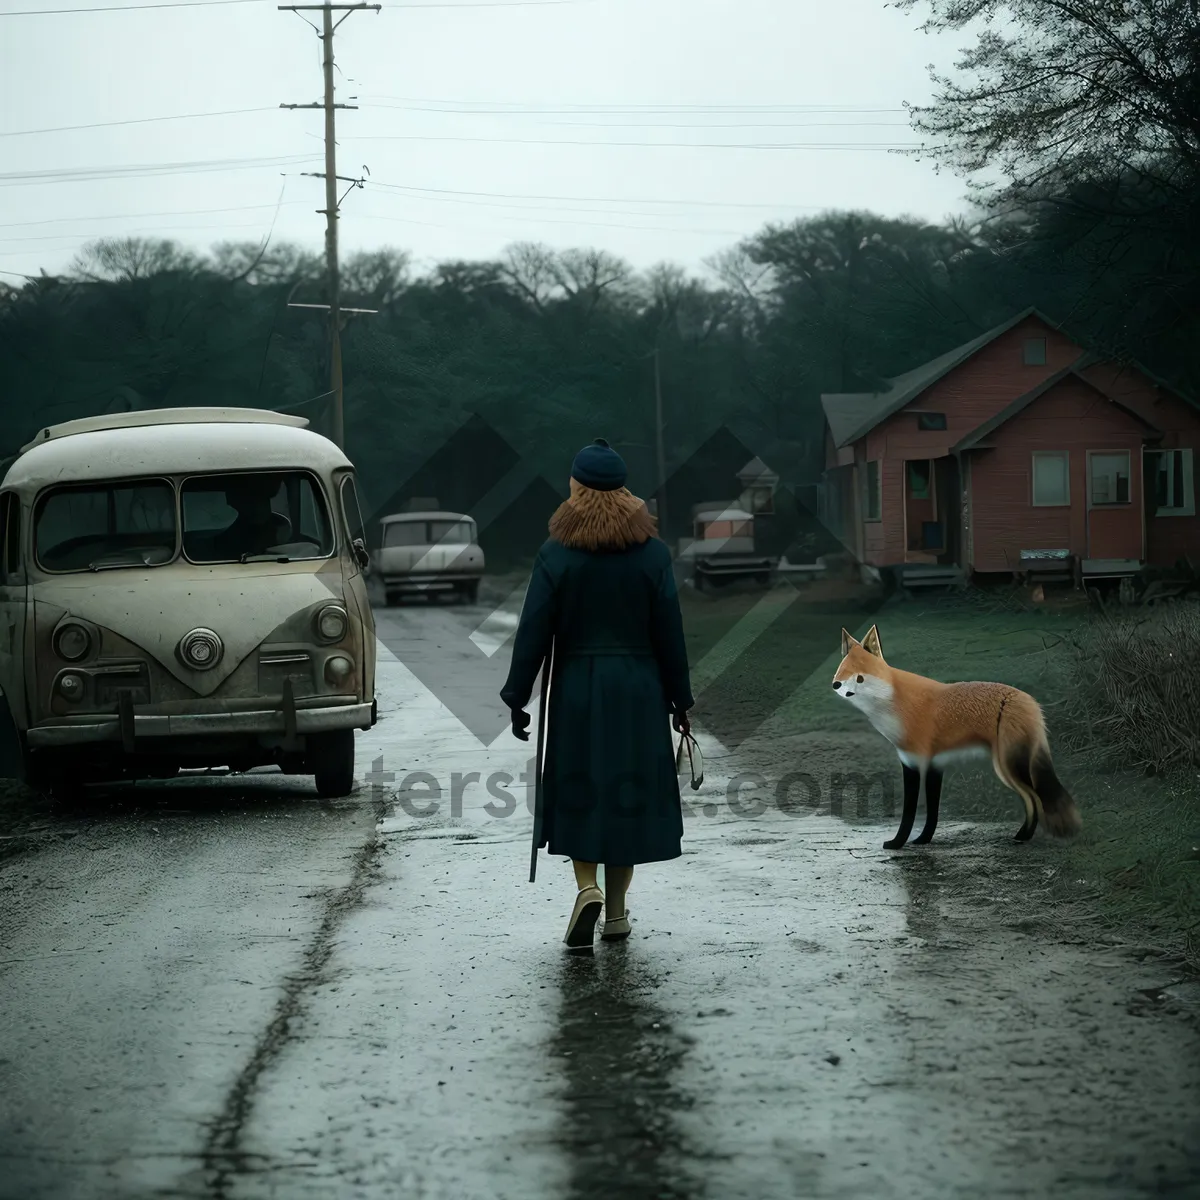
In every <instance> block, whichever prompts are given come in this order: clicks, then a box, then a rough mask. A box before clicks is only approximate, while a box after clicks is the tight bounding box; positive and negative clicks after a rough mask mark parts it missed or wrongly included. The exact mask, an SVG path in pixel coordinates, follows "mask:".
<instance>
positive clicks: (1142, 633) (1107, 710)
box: [1059, 603, 1200, 772]
mask: <svg viewBox="0 0 1200 1200" xmlns="http://www.w3.org/2000/svg"><path fill="white" fill-rule="evenodd" d="M1073 647H1074V654H1073V657H1072V661H1071V663H1070V666H1069V669H1068V672H1067V679H1066V681H1065V682H1066V685H1067V686H1066V688H1065V689H1064V691H1065V695H1064V699H1063V701H1062V704H1061V705H1060V706H1059V711H1060V713H1061V715H1062V719H1063V732H1064V735H1065V737H1064V740H1065V741H1066V742H1067V744H1068V745H1070V746H1072V747H1073V748H1074V749H1086V750H1088V751H1091V752H1094V753H1095V754H1097V756H1098V757H1100V758H1101V760H1102V761H1103V762H1104V763H1105V764H1106V765H1111V766H1117V767H1138V768H1142V769H1144V770H1146V771H1152V772H1162V771H1166V770H1169V769H1171V768H1173V767H1182V766H1185V765H1200V605H1196V604H1194V603H1180V604H1175V605H1171V606H1163V607H1160V608H1158V609H1156V610H1153V611H1151V612H1150V613H1149V614H1148V615H1146V616H1142V617H1129V616H1125V617H1121V616H1118V617H1112V616H1107V615H1106V616H1102V617H1098V618H1096V619H1094V620H1093V621H1090V622H1089V623H1088V625H1087V626H1086V627H1085V628H1084V629H1083V630H1081V631H1080V632H1079V633H1078V634H1076V636H1075V637H1074V638H1073Z"/></svg>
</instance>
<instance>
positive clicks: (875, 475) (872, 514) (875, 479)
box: [863, 459, 883, 521]
mask: <svg viewBox="0 0 1200 1200" xmlns="http://www.w3.org/2000/svg"><path fill="white" fill-rule="evenodd" d="M879 468H880V463H879V460H878V459H875V460H874V461H872V462H869V463H867V480H866V482H867V487H866V491H867V494H866V499H865V501H864V504H865V509H866V511H865V513H864V516H863V519H864V520H866V521H881V520H882V519H883V513H882V511H881V508H880V494H879Z"/></svg>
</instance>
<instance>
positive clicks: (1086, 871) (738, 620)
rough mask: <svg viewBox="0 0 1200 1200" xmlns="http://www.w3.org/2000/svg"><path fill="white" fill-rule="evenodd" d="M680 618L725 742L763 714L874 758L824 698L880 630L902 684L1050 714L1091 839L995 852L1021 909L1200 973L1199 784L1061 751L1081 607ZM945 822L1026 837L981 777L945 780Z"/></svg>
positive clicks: (850, 718) (900, 607) (839, 607)
mask: <svg viewBox="0 0 1200 1200" xmlns="http://www.w3.org/2000/svg"><path fill="white" fill-rule="evenodd" d="M683 605H684V619H685V623H686V626H687V630H688V640H689V651H690V655H691V660H692V662H693V664H694V679H695V683H696V687H695V690H696V692H697V696H698V705H697V718H698V720H699V721H700V722H701V724H703V725H705V726H707V727H709V728H711V729H713V732H714V733H716V736H717V737H718V738H722V730H729V729H736V730H737V731H738V732H741V733H746V732H748V731H749V730H750V729H752V727H754V726H755V725H756V724H758V725H762V723H763V721H764V717H765V714H767V713H770V714H772V715H773V724H772V728H775V729H778V728H783V729H786V730H794V731H796V732H797V733H823V732H836V733H855V732H861V733H862V735H863V739H864V740H863V745H864V748H865V752H870V753H874V752H875V750H876V749H877V748H876V747H874V746H872V745H871V740H872V739H874V740H875V741H878V735H877V734H876V733H875V732H874V731H873V730H871V729H870V727H869V726H867V725H866V723H865V721H864V720H863V719H862V717H861V716H860V714H858V713H856V712H855V711H854V710H852V709H851V708H850V706H849V705H846V704H837V703H834V702H833V701H832V699H831V697H830V689H829V683H830V680H831V679H832V677H833V673H834V670H835V669H836V666H837V663H838V661H839V659H840V641H839V634H840V630H841V627H842V625H845V626H846V628H848V629H849V630H850V632H851V633H853V634H855V635H856V636H860V637H861V636H862V635H863V634H864V633H865V631H866V629H867V628H869V627H870V625H871V624H872V623H875V624H877V625H878V628H879V632H880V637H881V641H882V645H883V651H884V654H885V656H886V658H887V660H888V661H889V662H890V663H891V664H892V665H894V666H897V667H901V668H903V669H905V670H910V671H915V672H917V673H919V674H923V675H929V676H932V677H933V678H936V679H941V680H943V681H945V682H955V681H960V680H970V679H982V680H997V681H1001V682H1004V683H1010V684H1012V685H1014V686H1016V687H1020V688H1022V689H1024V690H1026V691H1028V692H1030V693H1031V694H1032V695H1034V696H1035V697H1036V698H1037V699H1038V700H1039V701H1040V702H1041V704H1042V706H1043V708H1044V709H1045V712H1046V719H1047V725H1048V727H1049V730H1050V739H1051V745H1052V747H1053V748H1054V751H1055V758H1056V762H1057V764H1058V766H1059V773H1060V775H1061V776H1062V778H1063V780H1064V782H1065V783H1066V784H1067V786H1068V787H1069V788H1070V790H1071V791H1072V792H1073V793H1074V795H1075V797H1076V799H1077V801H1078V803H1079V806H1080V810H1081V812H1082V814H1083V819H1084V830H1083V833H1082V834H1081V835H1080V836H1079V837H1078V838H1076V839H1073V840H1071V841H1066V842H1055V843H1052V844H1048V845H1046V846H1045V847H1043V849H1044V850H1045V853H1044V854H1043V853H1042V852H1041V851H1040V850H1039V851H1038V853H1037V857H1036V858H1033V857H1031V856H1029V855H1025V857H1024V858H1022V856H1021V854H1020V853H1018V852H1016V851H1015V850H1014V851H1012V852H1011V853H1010V852H1004V853H1002V854H1000V853H999V852H998V857H997V859H996V863H995V868H996V871H1007V872H1009V873H1010V875H1011V872H1013V871H1017V872H1020V873H1021V874H1022V875H1027V876H1028V877H1027V879H1026V881H1025V882H1026V884H1027V885H1028V886H1029V895H1030V896H1031V897H1032V896H1033V895H1034V894H1035V893H1036V895H1037V897H1038V901H1037V903H1038V904H1039V905H1041V906H1042V907H1043V908H1046V907H1047V906H1048V907H1049V908H1057V910H1058V911H1060V912H1061V913H1062V914H1064V920H1067V919H1070V920H1084V921H1085V922H1086V925H1087V927H1088V928H1091V929H1093V930H1097V929H1099V930H1103V931H1105V932H1107V933H1109V934H1111V935H1113V936H1115V937H1118V938H1120V939H1121V940H1126V941H1135V942H1138V943H1140V944H1142V945H1146V946H1149V947H1152V948H1154V949H1155V950H1157V951H1160V952H1163V953H1167V954H1171V955H1177V956H1180V957H1181V958H1184V959H1185V960H1187V961H1188V962H1189V963H1190V965H1191V966H1192V967H1193V968H1200V851H1197V849H1196V847H1198V846H1200V770H1198V769H1197V768H1195V767H1188V766H1180V767H1176V768H1175V769H1173V770H1171V771H1168V772H1166V773H1164V774H1157V775H1153V776H1147V775H1145V774H1142V773H1140V772H1136V771H1122V770H1120V769H1116V768H1113V767H1110V766H1106V765H1104V762H1103V759H1102V756H1100V755H1099V754H1097V753H1096V751H1095V749H1094V747H1093V749H1091V750H1090V751H1089V750H1087V749H1076V750H1074V751H1072V750H1071V749H1069V748H1068V747H1069V746H1071V745H1075V746H1079V745H1080V744H1081V743H1080V739H1079V737H1078V736H1070V737H1068V736H1067V735H1068V734H1077V733H1078V730H1077V729H1075V730H1073V729H1072V728H1071V726H1070V725H1069V723H1068V721H1069V718H1070V717H1072V716H1073V715H1074V716H1075V719H1078V717H1077V712H1074V711H1073V710H1074V709H1075V708H1076V706H1074V705H1073V704H1072V703H1071V701H1072V688H1073V686H1077V681H1078V664H1077V660H1076V659H1075V657H1074V654H1073V650H1072V645H1071V639H1072V638H1074V637H1077V636H1078V635H1079V634H1080V633H1081V632H1082V631H1084V630H1085V629H1086V627H1087V625H1088V623H1089V622H1092V621H1094V620H1096V618H1095V617H1094V616H1092V615H1091V614H1090V613H1089V612H1088V611H1087V610H1086V608H1084V609H1082V610H1081V609H1079V608H1075V607H1071V606H1065V607H1057V608H1056V607H1053V606H1036V607H1035V606H1032V605H1024V604H1021V603H1017V602H1015V601H1010V602H1008V603H1001V602H999V601H997V600H996V599H994V598H992V599H989V598H988V597H986V596H984V597H981V596H973V597H971V598H966V599H940V598H931V599H930V600H928V601H924V600H916V601H908V602H903V603H888V604H886V605H883V606H882V607H879V605H878V601H877V600H874V599H873V598H872V597H870V596H868V595H864V593H863V592H862V591H861V589H854V588H848V589H846V591H845V594H842V595H838V594H830V593H829V592H824V593H822V592H819V591H814V592H811V593H802V595H801V597H800V598H799V599H797V598H796V597H795V596H794V594H792V593H790V590H789V589H786V588H785V589H779V590H778V592H777V593H774V594H767V595H766V596H763V595H753V594H746V595H728V596H718V597H715V598H709V597H707V596H697V595H696V594H695V593H692V592H690V590H689V591H685V593H684V594H683ZM739 718H740V720H741V726H740V727H739V726H738V725H737V720H738V719H739ZM713 722H717V723H719V724H720V725H721V730H718V729H717V728H715V727H714V725H713ZM1196 722H1197V723H1198V724H1200V714H1197V716H1196ZM722 740H723V739H722ZM943 813H944V814H945V819H948V820H955V819H960V820H961V819H967V820H973V821H978V822H980V823H992V822H995V823H998V824H999V825H1001V826H1004V827H1009V826H1011V828H1012V831H1013V832H1015V830H1016V826H1017V825H1018V824H1019V823H1020V803H1019V801H1017V800H1016V799H1015V797H1014V796H1013V795H1012V793H1011V792H1009V791H1008V790H1007V789H1006V788H1004V787H1003V786H1002V785H1001V784H1000V783H999V781H998V780H997V779H996V778H995V776H994V775H993V773H992V772H991V769H990V768H989V767H987V766H983V767H979V768H971V769H966V768H964V769H962V770H960V771H958V772H957V773H956V774H955V775H951V776H949V777H948V778H947V782H946V788H945V791H944V801H943ZM878 819H879V818H875V820H878ZM996 836H997V837H999V838H1002V837H1003V834H1002V832H1001V831H999V830H998V831H997V833H996ZM1039 839H1042V840H1045V841H1048V839H1044V838H1043V835H1041V834H1039ZM971 870H973V871H978V878H977V879H976V880H974V881H972V880H967V881H965V886H966V887H967V888H968V889H970V888H971V887H972V886H974V888H975V890H976V891H979V893H980V896H981V897H982V896H984V895H985V894H986V893H987V892H988V891H989V890H990V889H991V888H992V887H993V884H994V876H993V873H992V872H991V871H989V870H986V869H984V870H979V867H978V864H975V865H974V866H973V867H972V868H971ZM1035 875H1036V879H1035V878H1034V876H1035Z"/></svg>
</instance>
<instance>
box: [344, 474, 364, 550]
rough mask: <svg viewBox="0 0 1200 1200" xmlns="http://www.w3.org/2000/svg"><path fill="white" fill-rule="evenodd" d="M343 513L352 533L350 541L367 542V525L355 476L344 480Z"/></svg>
mask: <svg viewBox="0 0 1200 1200" xmlns="http://www.w3.org/2000/svg"><path fill="white" fill-rule="evenodd" d="M342 513H343V515H344V516H345V518H346V528H347V530H349V532H350V540H351V542H353V541H354V539H355V538H362V540H363V544H364V545H366V541H367V525H366V522H365V521H364V520H363V515H362V508H361V507H360V505H359V503H358V489H357V488H356V487H355V486H354V476H353V475H347V476H346V478H345V479H343V480H342Z"/></svg>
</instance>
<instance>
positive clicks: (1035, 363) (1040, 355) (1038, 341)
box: [1025, 338, 1046, 367]
mask: <svg viewBox="0 0 1200 1200" xmlns="http://www.w3.org/2000/svg"><path fill="white" fill-rule="evenodd" d="M1025 365H1026V366H1027V367H1044V366H1045V365H1046V339H1045V338H1026V339H1025Z"/></svg>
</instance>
